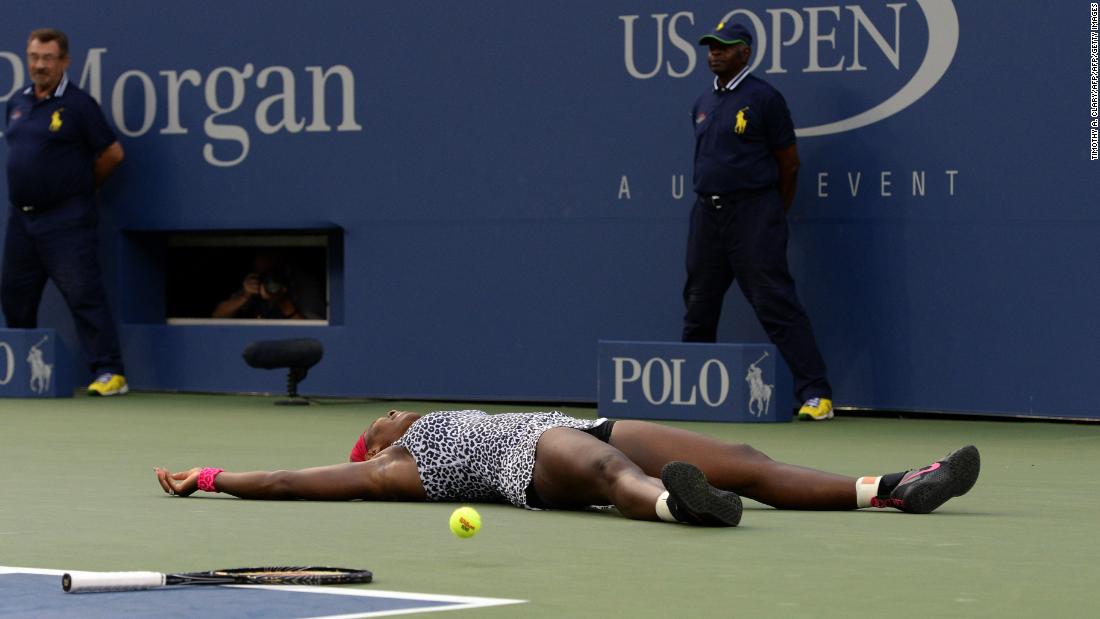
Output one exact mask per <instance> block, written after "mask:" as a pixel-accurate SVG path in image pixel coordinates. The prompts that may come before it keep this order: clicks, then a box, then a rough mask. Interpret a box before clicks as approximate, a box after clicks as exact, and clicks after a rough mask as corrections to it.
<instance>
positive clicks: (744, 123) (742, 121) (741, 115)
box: [733, 105, 749, 135]
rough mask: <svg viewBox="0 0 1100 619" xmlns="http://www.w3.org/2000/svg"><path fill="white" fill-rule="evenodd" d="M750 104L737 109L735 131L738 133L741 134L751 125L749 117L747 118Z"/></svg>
mask: <svg viewBox="0 0 1100 619" xmlns="http://www.w3.org/2000/svg"><path fill="white" fill-rule="evenodd" d="M748 109H749V106H747V105H746V106H745V107H743V108H741V109H739V110H737V122H736V124H734V125H733V132H734V133H736V134H737V135H741V134H742V133H744V132H745V129H746V128H747V127H748V126H749V119H747V118H745V112H747V111H748Z"/></svg>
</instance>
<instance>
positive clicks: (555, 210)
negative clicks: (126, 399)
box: [0, 0, 1100, 417]
mask: <svg viewBox="0 0 1100 619" xmlns="http://www.w3.org/2000/svg"><path fill="white" fill-rule="evenodd" d="M1093 10H1094V9H1093ZM731 12H732V15H730V13H731ZM727 16H729V17H732V18H733V19H735V20H739V21H742V22H744V23H746V24H747V25H749V27H750V28H751V29H753V30H754V31H755V32H756V38H757V45H756V46H755V48H756V49H755V53H756V55H755V57H754V62H755V63H756V66H755V69H754V73H755V74H756V75H757V76H759V77H762V78H763V79H765V80H768V81H769V82H771V83H772V84H774V85H775V86H777V87H778V88H779V89H780V90H781V91H782V92H784V94H785V95H786V97H787V100H788V102H789V104H790V107H791V110H792V113H793V115H794V118H795V123H796V125H797V126H798V127H799V136H800V139H799V149H800V153H801V155H802V160H803V167H802V171H801V174H800V179H799V192H798V198H797V201H796V204H795V207H794V209H793V211H792V213H791V224H792V240H791V249H790V258H791V262H792V268H793V270H794V272H795V277H796V279H797V281H798V282H799V287H800V295H801V297H802V299H803V301H804V303H805V305H806V306H807V308H808V310H809V312H810V315H811V317H812V319H813V322H814V326H815V329H816V331H817V334H818V338H819V340H820V344H821V347H822V349H823V352H824V355H825V357H826V360H827V362H828V364H829V368H830V375H831V378H832V381H833V384H834V388H835V390H836V400H837V403H838V404H839V405H841V406H858V407H874V408H881V409H905V410H914V409H915V410H937V411H970V412H983V413H1004V414H1021V415H1051V416H1072V417H1096V416H1100V410H1098V409H1097V408H1096V407H1095V406H1094V405H1093V402H1094V400H1095V393H1094V392H1092V390H1091V389H1090V386H1091V381H1092V380H1093V379H1094V378H1095V376H1096V374H1097V371H1098V369H1100V363H1098V361H1100V353H1098V351H1100V327H1098V326H1097V321H1096V311H1097V310H1096V308H1097V307H1100V274H1098V273H1100V268H1098V266H1100V244H1098V243H1097V242H1096V239H1097V237H1098V232H1100V230H1098V224H1100V210H1098V204H1097V197H1096V196H1097V189H1098V188H1100V162H1097V161H1096V160H1095V142H1091V143H1090V129H1091V127H1090V123H1091V124H1092V127H1095V119H1096V107H1095V99H1092V100H1091V101H1090V81H1091V89H1092V90H1091V92H1092V93H1095V77H1094V76H1095V73H1094V71H1095V68H1094V67H1095V51H1092V52H1091V67H1090V30H1091V29H1092V25H1091V24H1090V5H1089V3H1088V2H1059V3H1053V4H1050V5H1048V6H1045V7H1044V9H1043V16H1042V19H1039V18H1038V17H1037V16H1036V13H1035V9H1034V4H1033V3H1007V2H994V1H992V0H983V1H978V0H970V1H967V2H951V1H950V0H899V1H897V2H852V3H847V4H829V3H827V2H811V1H808V0H799V1H781V2H771V1H767V2H766V1H764V0H747V1H742V2H737V3H725V2H717V1H710V0H707V1H701V0H700V1H689V0H684V1H681V2H664V1H662V2H657V1H640V0H637V1H629V2H628V1H606V2H597V3H593V2H583V1H580V0H561V1H558V2H540V3H533V2H518V3H517V2H504V1H488V0H486V1H478V2H466V3H460V4H445V3H438V2H417V1H409V2H386V3H383V2H335V1H327V2H320V3H302V2H289V1H288V2H283V1H273V2H265V3H256V2H201V1H200V2H189V3H150V2H143V1H124V0H114V1H112V2H110V3H106V4H102V3H88V2H77V1H72V2H61V1H56V2H50V1H43V2H38V3H34V4H33V5H27V6H26V7H21V8H18V9H13V10H9V11H8V12H7V14H6V16H5V19H4V20H3V22H2V23H0V100H6V99H7V98H9V97H10V96H11V94H12V93H13V92H15V91H16V90H17V89H18V88H20V87H21V86H25V85H26V84H27V83H28V81H27V77H26V71H25V67H24V64H23V55H24V50H25V47H24V43H25V38H26V34H27V32H29V31H30V30H31V29H32V28H35V27H40V26H44V25H49V26H54V27H58V28H61V29H63V30H65V31H67V32H68V34H69V35H70V37H71V39H72V50H71V51H72V61H73V62H72V67H71V68H70V77H71V78H72V79H73V80H74V81H76V82H78V83H79V84H80V85H81V86H82V87H83V88H85V89H86V90H89V91H91V92H92V93H93V94H95V95H96V96H97V97H98V98H99V100H100V101H101V103H102V105H103V108H104V110H105V112H106V113H107V115H108V118H109V119H110V121H111V123H112V124H113V125H114V126H115V127H116V128H117V130H118V132H119V136H120V139H121V142H122V144H123V146H124V147H125V149H126V152H127V159H126V161H125V163H124V164H123V166H122V168H121V169H120V170H119V171H118V173H117V175H116V176H115V177H114V178H113V179H112V180H111V181H110V182H109V184H108V186H107V187H106V188H105V189H104V190H103V191H102V192H101V197H102V202H103V214H104V218H103V224H102V232H103V256H104V261H105V264H106V272H107V283H108V286H109V288H110V292H111V299H112V303H113V306H114V309H115V312H116V314H118V319H119V321H120V323H121V334H122V339H123V346H124V352H125V356H126V362H127V365H128V370H127V374H128V378H129V379H130V381H131V383H132V384H133V385H134V386H135V387H138V388H143V389H179V390H201V391H271V390H278V386H279V384H280V382H281V379H279V377H277V376H275V375H273V374H271V373H266V372H260V371H256V370H251V369H249V368H246V367H245V366H244V364H243V362H241V360H240V356H239V355H240V351H241V349H242V348H243V347H244V345H245V344H246V343H248V342H250V341H252V340H255V339H260V338H268V337H292V336H311V337H317V338H319V339H321V340H322V341H323V342H324V344H325V346H326V358H325V360H324V361H322V363H321V365H319V366H318V367H317V368H316V369H315V371H314V372H313V374H312V375H311V376H310V378H309V379H308V380H307V381H306V383H304V384H303V389H304V391H306V392H308V393H323V394H332V395H370V396H401V397H427V398H457V397H463V398H494V399H516V400H550V401H594V400H595V397H596V342H597V340H599V339H618V340H624V339H625V340H676V339H678V337H679V331H680V319H681V312H682V309H681V300H680V291H681V286H682V284H683V270H684V269H683V253H684V244H685V237H686V226H687V219H686V217H687V213H688V210H689V208H690V205H691V153H692V145H693V144H692V128H691V119H690V109H691V105H692V102H693V101H694V99H695V97H696V96H698V94H699V93H701V92H702V91H703V90H704V89H706V88H708V87H709V86H710V83H711V76H710V74H709V72H708V70H707V67H706V59H705V54H704V53H703V48H699V47H698V46H696V45H695V44H694V43H695V41H696V40H697V38H698V37H699V36H700V35H701V34H702V33H703V32H705V31H707V30H709V29H711V28H713V26H714V25H715V24H716V23H717V21H718V20H719V19H722V18H723V17H727ZM1092 50H1095V47H1093V48H1092ZM1090 77H1091V80H1090ZM1093 135H1095V133H1094V134H1093ZM0 150H4V151H5V152H6V146H0ZM0 183H3V190H4V191H5V192H6V188H7V186H6V181H0ZM252 229H264V230H270V229H287V230H294V229H335V230H338V231H340V236H341V237H342V245H343V246H342V262H343V264H342V270H341V272H339V273H336V274H335V277H336V278H337V280H338V281H340V282H342V284H341V286H340V287H339V289H338V294H336V295H334V298H333V303H334V308H333V309H334V314H333V316H334V320H333V321H332V322H333V324H330V325H328V326H318V327H305V326H292V327H285V326H278V327H276V326H253V325H250V326H205V325H167V324H165V322H164V320H163V308H162V306H161V305H158V304H163V296H164V290H163V288H164V285H165V284H164V278H163V275H162V273H160V269H162V268H163V266H162V262H163V260H162V258H158V251H157V249H156V239H157V238H162V236H158V235H160V233H164V232H170V231H175V230H191V231H194V230H199V231H202V230H252ZM150 248H152V249H150ZM42 322H43V323H44V324H45V325H50V326H56V327H58V328H60V329H62V332H63V333H64V334H65V336H66V339H67V340H69V342H70V348H72V349H73V350H74V351H77V350H79V349H78V348H77V347H76V343H75V339H74V338H73V337H72V327H71V319H70V318H69V316H68V313H67V311H66V310H65V308H64V306H63V304H62V303H61V301H60V299H59V297H58V295H57V294H56V292H55V291H53V290H52V289H51V290H50V291H49V292H48V294H47V300H46V305H45V307H44V309H43V320H42ZM721 338H722V339H723V340H725V341H763V340H764V336H763V333H762V331H761V329H760V328H759V326H758V325H757V323H756V321H755V319H754V318H753V316H752V315H751V312H750V311H749V309H748V307H747V306H746V304H745V303H744V301H743V300H742V299H741V297H740V294H739V293H738V292H737V291H736V290H734V291H732V292H731V293H730V295H729V297H728V300H727V305H726V311H725V316H724V319H723V325H722V331H721Z"/></svg>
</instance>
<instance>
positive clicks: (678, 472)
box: [156, 411, 980, 526]
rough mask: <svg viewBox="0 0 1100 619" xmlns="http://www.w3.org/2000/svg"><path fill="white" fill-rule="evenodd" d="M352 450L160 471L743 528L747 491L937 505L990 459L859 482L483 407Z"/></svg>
mask: <svg viewBox="0 0 1100 619" xmlns="http://www.w3.org/2000/svg"><path fill="white" fill-rule="evenodd" d="M350 459H351V460H352V462H349V463H345V464H337V465H332V466H325V467H317V468H310V469H303V470H299V471H271V472H250V473H229V472H223V471H222V470H221V469H211V468H205V469H202V468H193V469H190V470H187V471H181V472H177V473H169V472H168V471H166V470H163V469H159V468H158V469H156V473H157V478H158V480H159V481H160V485H161V487H162V488H163V489H164V491H165V492H167V493H169V494H176V495H180V496H188V495H190V494H192V493H194V492H195V491H196V490H205V491H208V492H226V493H228V494H232V495H234V496H238V497H241V498H249V499H311V500H350V499H367V500H400V501H423V500H428V501H463V502H490V501H501V500H506V501H508V502H510V503H512V504H513V505H516V506H517V507H527V508H557V509H576V508H584V507H587V506H591V505H615V506H616V507H617V508H618V510H619V512H620V513H621V514H622V515H623V516H626V517H627V518H633V519H640V520H664V521H668V522H683V523H688V524H700V525H709V526H736V525H737V523H738V522H739V521H740V518H741V500H740V498H739V497H738V496H737V494H738V493H740V494H743V495H744V496H747V497H749V498H752V499H755V500H757V501H760V502H762V503H766V504H768V505H772V506H774V507H779V508H788V509H855V508H859V507H894V508H897V509H900V510H902V511H907V512H914V513H927V512H930V511H932V510H934V509H936V508H937V507H939V506H940V505H942V504H943V503H944V502H946V501H947V500H948V499H950V498H952V497H955V496H960V495H962V494H965V493H966V492H967V491H969V490H970V488H971V487H972V486H973V485H974V482H975V481H976V480H977V477H978V471H979V468H980V459H979V456H978V450H977V449H976V448H975V447H973V446H967V447H963V448H962V449H959V450H957V451H955V452H953V453H952V454H950V455H948V456H947V457H945V458H944V459H943V460H940V461H937V462H934V463H933V464H931V465H929V466H926V467H924V468H922V469H918V470H912V471H909V472H902V473H894V474H891V475H883V476H879V477H862V478H858V479H857V478H853V477H845V476H841V475H834V474H831V473H825V472H822V471H817V470H813V469H808V468H803V467H798V466H793V465H789V464H782V463H779V462H776V461H774V460H772V459H771V458H768V457H767V456H765V455H764V454H762V453H761V452H759V451H757V450H755V449H753V448H752V447H750V446H748V445H734V444H728V443H723V442H721V441H718V440H716V439H714V438H711V437H708V436H705V435H702V434H698V433H695V432H689V431H687V430H681V429H678V428H672V427H667V426H661V425H658V424H655V423H648V422H644V421H630V420H619V421H611V420H604V419H597V420H585V419H575V418H572V417H568V416H566V415H563V414H561V413H507V414H498V415H488V414H486V413H484V412H482V411H440V412H435V413H430V414H427V415H423V416H421V415H420V414H418V413H412V412H399V411H390V413H389V414H388V415H387V416H385V417H381V418H379V419H377V420H376V421H375V422H374V423H373V424H371V426H370V427H369V428H368V429H367V430H366V431H365V432H363V433H362V435H360V437H359V440H358V442H357V443H356V445H355V447H354V449H353V450H352V452H351V455H350ZM658 476H659V479H658V478H657V477H658ZM708 480H709V483H708ZM711 483H713V484H714V485H713V486H712V485H710V484H711Z"/></svg>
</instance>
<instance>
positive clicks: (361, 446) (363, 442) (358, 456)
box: [348, 432, 367, 462]
mask: <svg viewBox="0 0 1100 619" xmlns="http://www.w3.org/2000/svg"><path fill="white" fill-rule="evenodd" d="M348 460H351V461H352V462H365V461H366V460H367V433H366V432H364V433H362V434H360V435H359V440H358V441H355V447H352V448H351V453H350V454H348Z"/></svg>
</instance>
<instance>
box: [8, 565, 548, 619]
mask: <svg viewBox="0 0 1100 619" xmlns="http://www.w3.org/2000/svg"><path fill="white" fill-rule="evenodd" d="M71 571H84V570H52V569H43V568H35V567H9V566H4V565H0V574H39V575H45V576H61V575H62V574H64V573H65V572H71ZM222 586H225V587H234V588H241V589H270V590H272V591H294V592H298V593H320V594H324V595H351V596H358V597H374V598H392V599H399V600H424V601H425V602H446V603H448V604H450V605H449V606H435V607H428V608H403V609H395V610H381V611H376V612H366V613H351V614H346V615H325V616H317V617H301V618H299V619H358V618H364V617H389V616H393V615H411V614H414V613H429V612H438V611H444V610H466V609H469V608H488V607H490V606H505V605H508V604H526V603H527V600H511V599H506V598H482V597H471V596H465V595H440V594H436V593H409V592H407V591H383V590H379V589H370V590H368V589H345V588H334V587H331V586H329V587H322V586H311V585H222ZM60 588H61V584H60V583H58V589H60Z"/></svg>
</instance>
